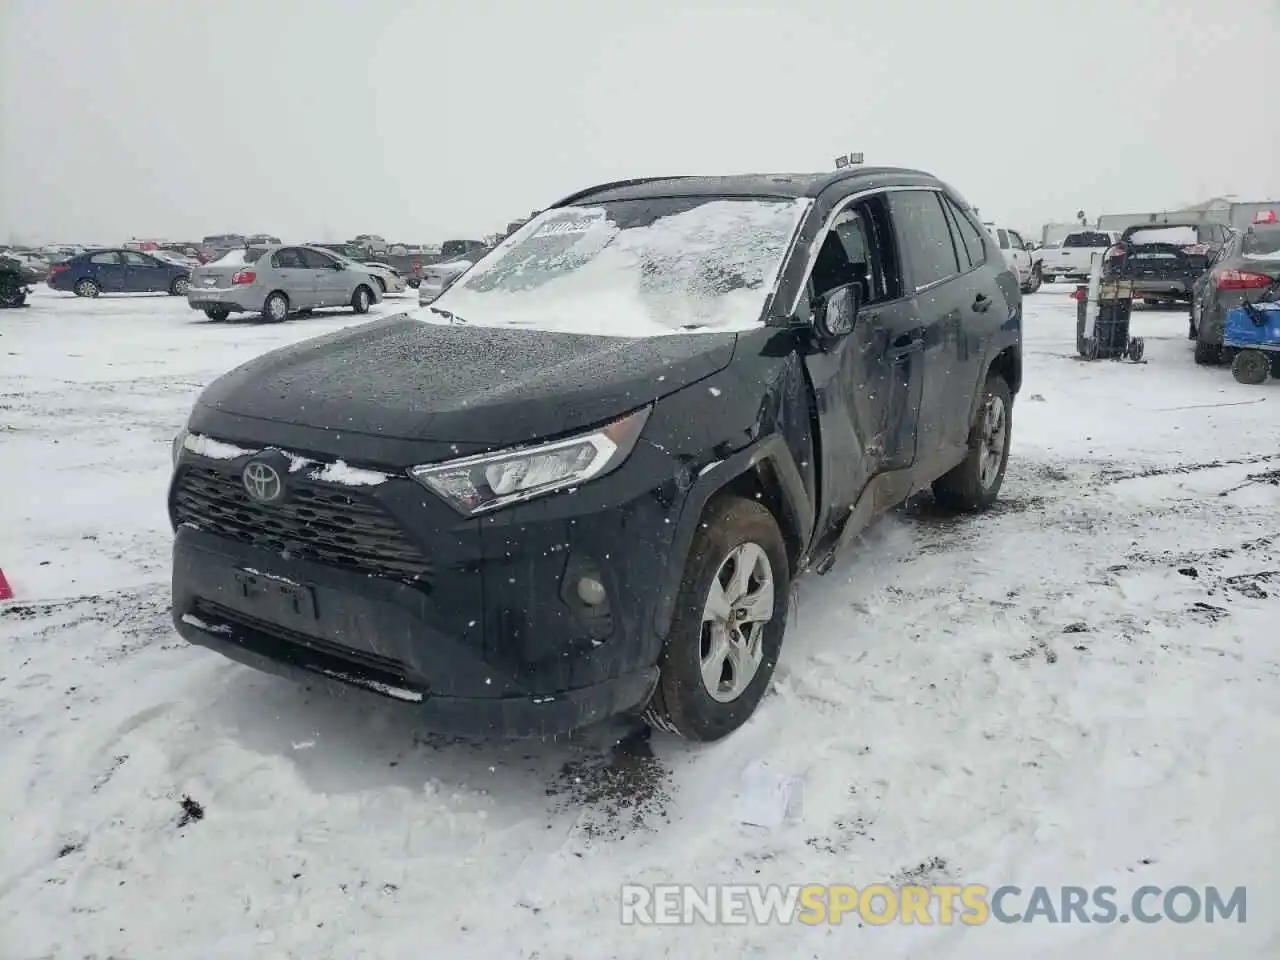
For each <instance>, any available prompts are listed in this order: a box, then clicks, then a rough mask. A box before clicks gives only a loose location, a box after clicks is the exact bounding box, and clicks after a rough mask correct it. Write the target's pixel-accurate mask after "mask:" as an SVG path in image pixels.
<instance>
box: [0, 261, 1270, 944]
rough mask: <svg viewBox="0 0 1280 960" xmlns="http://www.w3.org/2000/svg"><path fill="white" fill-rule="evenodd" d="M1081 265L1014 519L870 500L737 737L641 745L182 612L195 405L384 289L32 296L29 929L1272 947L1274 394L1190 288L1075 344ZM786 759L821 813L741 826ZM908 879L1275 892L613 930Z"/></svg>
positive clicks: (83, 936) (1048, 350)
mask: <svg viewBox="0 0 1280 960" xmlns="http://www.w3.org/2000/svg"><path fill="white" fill-rule="evenodd" d="M1068 290H1069V288H1068V287H1066V286H1064V285H1056V286H1047V287H1045V288H1044V290H1043V291H1042V292H1041V293H1039V294H1036V295H1034V296H1031V297H1029V298H1028V299H1027V303H1026V337H1027V355H1026V385H1025V389H1024V393H1023V394H1022V396H1021V398H1020V400H1019V402H1018V405H1017V411H1016V417H1015V441H1014V452H1013V459H1012V460H1011V462H1010V467H1009V475H1008V480H1007V481H1006V486H1005V497H1004V500H1003V503H1002V505H1001V508H1000V509H999V510H997V511H995V512H993V513H991V514H989V515H986V516H983V517H978V518H966V519H955V518H948V517H943V516H938V515H936V514H935V513H933V512H932V511H931V510H930V509H928V507H927V506H924V505H922V506H917V507H915V508H913V509H909V510H905V511H902V512H899V513H897V514H895V515H893V516H891V517H889V518H887V519H886V520H884V521H882V522H880V523H878V524H877V525H876V526H875V527H874V528H873V530H872V531H871V532H870V534H869V535H868V537H867V538H866V541H865V542H864V543H863V544H861V546H860V547H859V548H857V549H856V550H854V551H853V552H852V553H851V554H850V556H848V557H847V558H846V559H845V560H844V561H843V562H842V563H841V564H839V565H838V566H837V567H836V568H835V569H834V570H833V571H832V572H831V573H830V574H828V575H827V576H826V577H824V578H811V579H809V580H807V581H804V582H802V584H801V586H800V588H799V596H798V601H797V608H796V612H795V615H794V619H793V622H792V626H791V631H790V633H789V635H788V637H787V641H786V645H785V648H784V652H783V658H782V662H781V663H780V665H779V668H778V672H777V680H776V682H775V684H774V689H773V691H772V693H771V695H770V696H769V697H768V699H767V700H766V701H765V702H764V704H763V705H762V708H761V710H760V712H759V714H758V715H757V716H756V717H755V718H754V719H753V720H752V721H751V722H750V723H749V724H748V725H747V726H746V727H745V728H744V729H742V730H741V731H740V732H738V733H737V734H736V735H734V736H732V737H730V738H729V739H727V740H726V741H724V742H722V743H719V744H716V745H712V746H702V747H694V746H690V745H686V744H684V743H681V742H678V741H676V740H675V739H672V738H669V737H666V736H662V735H655V736H654V737H653V738H652V740H651V741H650V743H649V744H648V747H644V746H636V747H630V748H628V749H626V750H621V751H615V752H610V751H609V750H607V749H606V748H605V747H604V746H602V743H604V741H603V740H600V741H597V740H596V739H594V738H590V737H583V738H580V739H576V740H572V741H569V742H561V743H516V744H509V743H507V744H504V743H466V742H456V741H450V740H447V739H442V738H438V737H431V736H428V735H426V734H424V733H422V732H420V731H417V730H415V729H414V728H413V726H412V723H411V722H410V721H409V720H407V719H406V718H405V716H404V714H403V712H402V711H401V710H397V709H395V708H394V706H393V705H391V704H387V703H385V702H383V701H381V700H378V699H375V698H372V697H370V696H366V695H353V696H351V697H347V698H342V699H338V698H331V697H327V696H323V695H318V694H313V693H310V692H308V691H307V690H306V689H305V688H303V687H301V686H298V685H294V684H292V683H290V682H288V681H284V680H279V679H275V678H272V677H268V676H263V675H260V674H257V673H255V672H252V671H250V670H247V669H244V668H241V667H239V666H235V665H233V664H231V663H229V662H227V661H224V660H222V659H220V658H219V657H217V656H215V655H214V654H212V653H209V652H206V651H204V650H199V649H195V648H192V647H190V646H188V645H186V644H185V643H183V642H182V641H180V639H179V638H178V637H177V636H176V634H175V633H174V631H173V630H172V628H171V625H170V622H169V619H168V614H167V604H168V585H167V576H168V549H169V541H170V532H169V529H168V526H167V521H166V516H165V488H166V482H167V479H168V472H169V453H170V451H169V441H170V439H171V438H172V436H173V435H174V433H175V431H176V430H177V429H178V428H179V426H180V425H181V423H182V422H183V420H184V418H185V416H186V413H187V410H188V408H189V406H190V404H191V402H192V400H193V399H194V397H195V396H196V394H197V392H198V391H199V389H200V388H201V386H202V385H203V384H205V383H207V382H208V381H209V380H211V379H212V378H213V377H214V376H215V375H217V374H218V373H220V372H222V371H224V370H225V369H227V368H229V367H231V366H232V365H234V364H235V363H238V362H240V361H242V360H244V359H247V358H249V357H251V356H253V355H255V354H257V353H260V352H261V351H263V350H266V349H268V348H271V347H274V346H276V345H278V344H283V343H286V342H290V341H294V340H298V339H301V338H304V337H310V336H313V335H315V334H319V333H324V332H327V331H330V330H334V329H336V328H339V327H342V326H345V325H348V324H351V323H355V322H357V319H356V318H355V317H353V316H351V315H350V314H338V315H329V316H315V317H312V318H308V319H298V320H294V321H291V322H289V323H288V324H285V325H280V326H263V325H257V324H253V323H222V324H214V323H206V322H204V320H203V317H199V315H195V314H193V313H191V311H189V310H188V309H187V308H186V306H185V303H183V302H182V301H177V300H173V299H170V298H167V297H158V298H143V297H129V298H118V299H102V300H96V301H81V300H75V299H73V298H66V297H58V296H54V295H51V294H49V293H48V292H47V291H42V292H40V293H38V294H37V295H36V296H35V298H34V300H33V303H32V306H31V307H30V308H29V309H27V310H21V311H5V312H3V313H0V463H2V464H3V470H0V482H2V483H3V487H2V488H0V568H3V570H4V573H5V574H6V575H7V576H8V578H9V580H10V582H11V583H12V585H13V587H14V589H15V591H16V594H17V596H16V598H15V599H14V600H12V601H10V602H8V603H7V604H0V769H3V771H4V776H3V781H0V783H2V785H0V824H2V828H0V955H3V956H4V957H6V958H13V960H27V958H37V957H76V958H81V957H98V958H105V957H130V958H144V957H177V958H185V957H190V958H200V960H216V958H223V957H226V958H237V960H241V958H245V957H269V958H276V957H281V958H283V957H299V958H322V957H324V958H327V957H333V958H343V960H347V958H357V957H378V958H383V957H385V958H400V957H420V956H428V955H429V956H442V957H477V958H481V957H483V958H499V957H502V958H508V957H511V958H515V957H521V958H535V957H536V958H539V960H563V958H569V957H572V958H574V960H588V958H606V957H618V958H622V957H628V958H629V957H637V958H640V957H643V958H646V960H655V958H660V957H679V958H682V960H702V958H707V960H711V958H717V960H719V958H728V957H734V956H759V957H768V958H800V957H822V958H826V957H832V958H836V957H838V958H847V957H853V956H874V957H877V958H893V957H912V958H921V957H944V956H946V957H951V956H963V957H982V958H984V960H986V958H996V957H1019V958H1025V957H1032V956H1034V957H1037V958H1057V957H1061V958H1069V957H1070V958H1076V957H1081V956H1085V955H1088V956H1090V957H1093V958H1099V957H1134V956H1139V955H1144V954H1149V955H1150V956H1153V957H1154V956H1157V955H1160V956H1165V957H1191V956H1205V957H1209V956H1214V957H1225V956H1230V957H1232V958H1233V960H1245V958H1253V957H1259V958H1260V957H1272V958H1274V957H1276V956H1278V955H1280V924H1278V923H1277V920H1276V914H1275V911H1274V909H1273V906H1274V903H1275V899H1276V894H1277V893H1278V892H1280V888H1278V886H1277V883H1276V881H1277V868H1276V865H1275V864H1276V859H1277V857H1276V855H1277V852H1278V851H1280V829H1278V827H1277V814H1276V809H1277V808H1276V797H1277V793H1278V788H1280V776H1277V764H1276V758H1277V756H1280V668H1278V664H1280V633H1278V632H1277V630H1276V626H1275V625H1276V622H1277V618H1280V560H1278V559H1277V553H1278V552H1280V551H1278V547H1280V510H1278V509H1277V507H1278V506H1280V486H1277V480H1278V479H1280V453H1277V451H1278V450H1280V443H1277V439H1278V433H1280V417H1278V416H1277V414H1278V412H1280V383H1277V382H1275V381H1272V382H1269V383H1268V384H1266V385H1265V386H1261V387H1253V388H1248V387H1242V386H1240V385H1237V384H1236V383H1235V382H1234V381H1233V380H1232V379H1231V376H1230V374H1229V373H1228V372H1227V371H1226V370H1207V369H1201V368H1197V367H1195V366H1194V365H1193V363H1192V360H1191V352H1190V348H1189V344H1188V342H1187V340H1186V339H1185V329H1186V318H1185V315H1184V314H1182V313H1164V312H1153V311H1151V312H1143V313H1141V314H1140V315H1138V316H1136V318H1135V327H1136V330H1135V332H1136V333H1138V334H1140V335H1144V336H1146V337H1147V353H1146V359H1147V361H1148V362H1147V363H1145V364H1141V365H1131V364H1121V363H1110V362H1105V361H1104V362H1097V363H1092V364H1087V363H1082V362H1079V361H1077V360H1076V359H1075V356H1074V353H1075V351H1074V339H1073V338H1074V304H1073V303H1072V302H1071V301H1070V300H1069V299H1067V296H1066V294H1067V292H1068ZM401 303H402V304H404V305H409V304H411V303H412V299H411V298H409V299H406V300H404V301H401ZM395 306H396V303H395V301H392V302H391V303H388V304H384V305H383V306H382V307H381V308H380V309H381V310H382V311H383V312H386V311H387V310H389V309H393V308H394V307H395ZM757 760H765V761H767V762H768V764H769V766H770V768H771V769H773V770H774V771H776V772H779V773H782V774H786V775H789V776H795V777H799V778H801V779H802V783H803V807H802V810H801V811H800V813H799V815H798V818H795V819H793V820H792V821H790V822H786V823H784V824H782V825H781V826H778V827H775V828H772V829H763V828H759V827H749V826H746V825H744V824H742V823H740V822H738V821H737V818H736V816H735V794H736V793H737V791H738V790H739V785H740V781H741V775H742V771H743V770H744V768H746V767H747V765H748V764H749V763H751V762H752V761H757ZM904 876H912V877H917V878H921V879H922V880H924V881H925V882H928V881H930V880H934V881H938V882H945V881H952V882H959V883H965V882H980V883H987V884H989V885H991V886H996V885H1000V884H1006V883H1008V884H1017V885H1020V886H1022V887H1024V888H1030V887H1033V886H1036V885H1058V884H1077V885H1082V886H1090V885H1094V884H1111V885H1114V886H1116V887H1117V888H1118V889H1119V890H1120V891H1121V895H1122V896H1124V895H1126V894H1127V893H1130V892H1132V891H1133V890H1134V889H1136V888H1137V887H1139V886H1141V885H1144V884H1153V885H1159V886H1164V887H1169V886H1173V885H1177V884H1189V885H1205V884H1217V885H1218V886H1221V887H1228V888H1230V887H1235V886H1239V885H1247V886H1248V888H1249V895H1248V900H1249V913H1248V922H1247V923H1245V924H1243V925H1239V924H1236V923H1234V922H1232V923H1227V924H1224V923H1221V922H1220V923H1218V924H1216V925H1208V924H1204V923H1196V924H1189V925H1176V924H1172V923H1170V922H1165V923H1162V924H1157V925H1151V926H1146V925H1139V924H1127V925H1120V924H1114V925H1109V926H1098V925H1093V926H1083V925H1080V924H1074V925H1066V926H1052V925H1048V924H1045V923H1033V924H1029V925H1022V926H1005V925H999V924H996V923H994V922H992V923H989V924H987V925H985V926H982V927H977V928H961V927H950V928H942V927H934V928H925V927H918V926H884V927H872V926H865V927H864V926H861V925H859V924H858V923H857V922H856V921H854V922H848V923H846V924H844V925H842V926H839V927H826V926H822V927H816V928H807V927H800V926H790V927H780V926H773V927H763V928H758V927H742V926H719V927H711V926H705V925H703V926H694V927H678V928H676V927H672V928H653V927H648V928H636V927H623V926H621V924H620V906H619V887H620V885H621V884H623V883H628V882H630V883H668V882H688V883H695V884H706V883H713V882H724V883H734V882H751V883H755V882H760V883H769V882H774V883H782V884H794V883H807V882H824V883H849V884H853V885H855V886H859V887H861V886H864V885H867V884H870V883H874V882H878V881H883V880H889V879H891V878H902V877H904ZM1157 951H1158V953H1157Z"/></svg>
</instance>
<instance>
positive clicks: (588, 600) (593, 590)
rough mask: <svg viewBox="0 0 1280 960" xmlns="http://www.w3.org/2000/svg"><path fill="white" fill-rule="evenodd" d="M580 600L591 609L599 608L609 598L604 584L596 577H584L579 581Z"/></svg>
mask: <svg viewBox="0 0 1280 960" xmlns="http://www.w3.org/2000/svg"><path fill="white" fill-rule="evenodd" d="M578 598H579V599H580V600H581V601H582V602H583V603H585V604H586V605H587V606H589V607H598V606H600V604H602V603H604V602H605V600H606V599H607V596H606V594H605V592H604V584H603V583H601V582H600V581H599V580H597V579H596V578H595V577H583V578H582V579H581V580H579V581H578Z"/></svg>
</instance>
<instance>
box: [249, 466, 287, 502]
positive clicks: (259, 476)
mask: <svg viewBox="0 0 1280 960" xmlns="http://www.w3.org/2000/svg"><path fill="white" fill-rule="evenodd" d="M241 479H242V480H243V481H244V489H245V491H246V492H247V493H248V494H249V496H251V497H253V499H254V500H257V501H258V502H259V503H275V502H277V501H278V500H280V499H282V498H283V497H284V482H283V481H282V480H281V479H280V472H279V471H278V470H276V468H275V467H273V466H271V464H269V463H263V462H262V461H261V460H253V461H251V462H250V463H249V464H248V465H247V466H246V467H245V468H244V474H243V476H242V477H241Z"/></svg>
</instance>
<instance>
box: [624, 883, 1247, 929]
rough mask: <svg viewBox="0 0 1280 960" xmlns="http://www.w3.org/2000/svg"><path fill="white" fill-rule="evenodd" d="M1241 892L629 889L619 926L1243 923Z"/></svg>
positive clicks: (972, 887) (966, 887)
mask: <svg viewBox="0 0 1280 960" xmlns="http://www.w3.org/2000/svg"><path fill="white" fill-rule="evenodd" d="M1246 900H1247V897H1246V891H1245V888H1244V887H1231V888H1227V887H1214V886H1209V887H1191V886H1175V887H1168V888H1164V887H1154V886H1144V887H1138V888H1137V889H1136V890H1134V891H1133V892H1132V893H1127V894H1126V893H1121V892H1120V891H1119V890H1117V889H1116V888H1115V887H1110V886H1098V887H1075V886H1063V887H1044V886H1037V887H1029V888H1025V889H1024V888H1022V887H1015V886H1002V887H994V888H992V887H988V886H985V885H982V884H963V885H962V884H936V885H933V886H927V887H926V886H905V887H891V886H889V885H887V884H873V885H871V886H868V887H862V888H861V889H859V888H857V887H853V886H848V885H844V884H817V883H811V884H804V885H794V886H777V885H770V886H762V885H752V884H724V885H713V886H702V887H695V886H692V885H683V884H667V885H656V886H643V885H638V884H635V885H628V886H624V887H623V888H622V922H623V923H624V924H628V925H631V924H638V925H679V924H693V923H710V924H758V925H769V924H789V923H803V924H808V925H818V924H838V923H843V922H844V921H846V920H854V921H856V922H859V923H865V924H871V925H884V924H891V923H903V924H920V925H935V924H936V925H942V926H946V925H950V924H957V923H958V924H964V925H966V926H978V925H981V924H985V923H990V922H991V921H993V920H994V921H995V922H996V923H1005V924H1009V923H1132V922H1136V923H1164V922H1168V923H1179V924H1186V923H1219V922H1234V923H1244V922H1246V919H1247V909H1246V908H1247V903H1246Z"/></svg>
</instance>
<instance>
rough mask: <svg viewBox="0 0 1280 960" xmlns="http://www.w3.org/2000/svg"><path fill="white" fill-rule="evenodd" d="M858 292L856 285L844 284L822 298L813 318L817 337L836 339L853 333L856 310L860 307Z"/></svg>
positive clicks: (856, 315)
mask: <svg viewBox="0 0 1280 960" xmlns="http://www.w3.org/2000/svg"><path fill="white" fill-rule="evenodd" d="M860 292H861V291H860V290H859V288H858V285H857V284H856V283H846V284H844V285H843V286H839V287H836V288H835V289H834V290H831V291H828V292H827V293H826V294H825V295H824V296H823V297H822V300H821V302H820V303H819V304H818V311H817V316H816V317H815V322H816V324H817V328H818V333H819V335H821V336H822V337H824V338H827V339H836V338H838V337H843V336H847V335H848V334H850V333H852V332H853V325H854V322H855V321H856V320H857V317H858V308H859V307H861V306H862V304H861V303H860V299H861V297H860Z"/></svg>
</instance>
